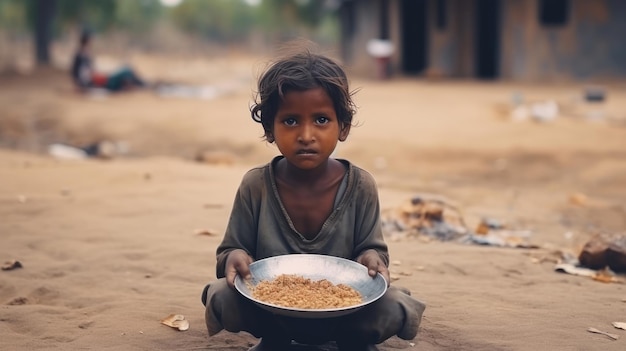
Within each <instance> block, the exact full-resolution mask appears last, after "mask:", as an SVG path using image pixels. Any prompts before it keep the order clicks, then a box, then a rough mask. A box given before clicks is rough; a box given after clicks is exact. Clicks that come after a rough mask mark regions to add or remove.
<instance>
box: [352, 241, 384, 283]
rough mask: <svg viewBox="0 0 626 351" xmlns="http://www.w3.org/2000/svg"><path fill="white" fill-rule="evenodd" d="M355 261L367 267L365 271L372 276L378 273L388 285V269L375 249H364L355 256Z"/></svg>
mask: <svg viewBox="0 0 626 351" xmlns="http://www.w3.org/2000/svg"><path fill="white" fill-rule="evenodd" d="M356 261H357V262H358V263H360V264H362V265H364V266H365V267H367V273H368V274H369V275H370V276H372V277H374V276H376V273H380V274H381V275H382V276H383V277H384V278H385V280H386V281H387V286H389V283H390V282H391V279H390V278H389V269H387V266H386V265H385V262H383V260H382V259H381V258H380V255H378V252H376V250H373V249H369V250H366V251H365V252H363V253H362V254H361V255H360V256H359V257H357V258H356Z"/></svg>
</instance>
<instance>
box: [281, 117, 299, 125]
mask: <svg viewBox="0 0 626 351" xmlns="http://www.w3.org/2000/svg"><path fill="white" fill-rule="evenodd" d="M283 124H284V125H286V126H295V125H296V124H298V121H296V119H295V118H286V119H285V120H283Z"/></svg>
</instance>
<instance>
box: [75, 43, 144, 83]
mask: <svg viewBox="0 0 626 351" xmlns="http://www.w3.org/2000/svg"><path fill="white" fill-rule="evenodd" d="M90 43H91V33H90V32H89V31H83V33H82V34H81V36H80V40H79V46H78V50H77V51H76V54H75V55H74V60H73V62H72V70H71V72H70V73H71V75H72V80H73V83H74V85H75V86H76V87H77V88H78V89H79V90H80V91H81V92H84V91H86V90H87V89H90V88H101V89H106V90H108V91H112V92H118V91H123V90H130V89H134V88H144V87H147V84H146V82H145V81H144V80H143V79H141V78H140V77H139V75H137V73H136V72H135V71H134V70H133V69H132V68H131V67H128V66H124V67H121V68H119V69H118V70H116V71H114V72H112V73H108V74H107V73H103V72H98V71H96V70H95V68H94V65H93V58H92V56H91V49H90Z"/></svg>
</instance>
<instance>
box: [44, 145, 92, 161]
mask: <svg viewBox="0 0 626 351" xmlns="http://www.w3.org/2000/svg"><path fill="white" fill-rule="evenodd" d="M48 154H50V155H51V156H54V157H56V158H59V159H63V160H84V159H86V158H87V157H88V155H87V153H86V152H85V150H83V149H79V148H77V147H73V146H69V145H64V144H51V145H49V146H48Z"/></svg>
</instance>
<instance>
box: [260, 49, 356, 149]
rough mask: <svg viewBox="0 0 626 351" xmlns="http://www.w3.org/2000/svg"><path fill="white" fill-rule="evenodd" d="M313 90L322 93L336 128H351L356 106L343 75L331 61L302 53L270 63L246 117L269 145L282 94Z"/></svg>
mask: <svg viewBox="0 0 626 351" xmlns="http://www.w3.org/2000/svg"><path fill="white" fill-rule="evenodd" d="M315 88H322V89H324V91H326V93H327V94H328V96H329V97H330V99H331V100H332V101H333V105H334V107H335V113H336V114H337V119H338V120H339V126H340V128H341V129H343V128H345V127H347V126H351V125H352V116H353V115H354V114H355V113H356V105H355V104H354V102H353V101H352V95H353V92H351V91H350V89H349V87H348V78H347V76H346V73H345V71H344V70H343V68H342V67H341V66H340V65H339V64H338V63H337V62H335V61H333V60H332V59H330V58H328V57H326V56H323V55H320V54H315V53H312V52H311V51H309V50H304V51H302V52H299V53H296V54H292V55H289V56H285V57H283V58H280V59H278V60H276V61H275V62H273V63H271V64H270V66H269V68H268V69H267V70H266V71H265V73H263V74H262V75H261V77H260V78H259V82H258V91H257V93H256V96H255V99H254V100H255V101H254V103H253V105H252V107H251V108H250V113H251V115H252V119H253V120H254V121H255V122H258V123H261V124H262V125H263V130H264V131H265V135H264V137H265V140H267V141H269V142H273V139H272V137H271V136H272V132H273V128H274V118H275V117H276V113H277V111H278V108H279V106H280V103H281V102H282V99H283V98H284V96H285V94H286V93H288V92H290V91H304V90H309V89H315Z"/></svg>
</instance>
